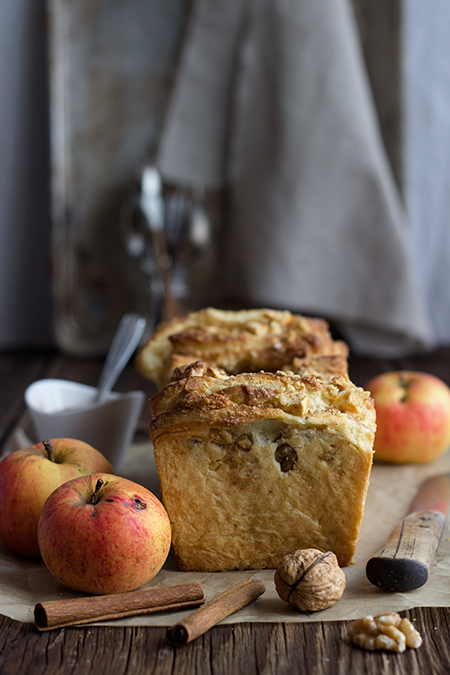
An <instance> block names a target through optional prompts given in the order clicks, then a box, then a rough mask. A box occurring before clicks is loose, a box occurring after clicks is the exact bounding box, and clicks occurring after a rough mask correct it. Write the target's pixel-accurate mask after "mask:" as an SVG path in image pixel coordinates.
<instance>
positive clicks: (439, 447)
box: [366, 370, 450, 463]
mask: <svg viewBox="0 0 450 675" xmlns="http://www.w3.org/2000/svg"><path fill="white" fill-rule="evenodd" d="M366 389H367V390H368V391H369V392H370V394H371V396H372V398H373V400H374V403H375V411H376V415H377V430H376V434H375V444H374V450H375V459H379V460H383V461H385V462H396V463H404V462H415V463H421V462H430V461H432V460H433V459H436V458H437V457H439V456H440V455H442V454H443V453H444V452H445V450H446V449H447V448H448V446H449V444H450V389H449V387H448V386H447V385H446V384H445V382H443V381H442V380H441V379H439V378H438V377H435V376H434V375H430V374H428V373H422V372H416V371H406V370H400V371H393V372H387V373H383V374H382V375H378V377H375V378H373V379H372V380H371V381H370V382H368V383H367V385H366Z"/></svg>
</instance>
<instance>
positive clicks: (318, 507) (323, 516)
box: [150, 363, 375, 572]
mask: <svg viewBox="0 0 450 675" xmlns="http://www.w3.org/2000/svg"><path fill="white" fill-rule="evenodd" d="M180 376H181V379H176V380H174V381H173V382H172V383H170V384H169V385H168V386H166V387H165V388H164V389H163V390H162V391H161V392H159V393H157V394H155V396H154V397H153V398H152V399H151V401H150V408H151V411H152V415H153V421H152V423H151V427H150V433H151V437H152V441H153V445H154V451H155V458H156V465H157V469H158V474H159V477H160V482H161V490H162V494H163V501H164V504H165V507H166V509H167V511H168V513H169V517H170V520H171V524H172V532H173V539H172V541H173V545H174V550H175V554H176V556H177V559H178V563H179V566H180V568H181V569H182V570H190V571H194V570H196V571H208V572H211V571H222V570H231V569H262V568H275V567H277V566H278V564H279V563H280V561H281V559H282V558H283V557H284V556H285V555H286V554H288V553H292V552H293V551H296V550H298V549H300V548H311V547H312V548H319V549H322V550H331V551H333V552H334V553H335V554H336V556H337V558H338V560H339V564H340V565H341V566H344V565H348V564H349V563H350V562H351V559H352V557H353V554H354V551H355V548H356V544H357V541H358V537H359V532H360V527H361V521H362V516H363V511H364V504H365V498H366V493H367V488H368V483H369V475H370V469H371V465H372V457H373V440H374V434H375V412H374V407H373V401H372V399H371V398H370V396H369V394H368V392H365V391H363V390H362V389H360V388H358V387H356V386H355V385H353V384H352V383H351V382H350V380H349V379H348V377H347V376H345V375H344V376H341V377H339V378H334V379H333V380H331V381H330V382H325V381H324V380H322V379H319V378H312V377H310V378H302V377H300V376H298V375H293V374H289V373H284V372H278V373H276V374H274V373H253V374H240V375H236V376H228V375H227V374H226V373H224V372H223V371H220V370H215V369H213V368H211V367H210V366H207V365H206V364H202V363H195V364H193V365H192V366H190V367H189V368H187V369H185V371H184V372H181V373H180Z"/></svg>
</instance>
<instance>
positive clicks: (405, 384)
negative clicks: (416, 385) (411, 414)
mask: <svg viewBox="0 0 450 675" xmlns="http://www.w3.org/2000/svg"><path fill="white" fill-rule="evenodd" d="M399 384H400V386H401V387H402V388H403V396H402V398H401V399H400V402H401V403H404V402H405V401H406V399H407V391H408V387H409V382H408V381H407V380H406V378H405V377H404V376H403V375H400V378H399Z"/></svg>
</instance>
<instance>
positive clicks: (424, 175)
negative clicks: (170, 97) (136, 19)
mask: <svg viewBox="0 0 450 675" xmlns="http://www.w3.org/2000/svg"><path fill="white" fill-rule="evenodd" d="M162 2H164V0H162ZM154 4H157V3H154ZM354 4H355V9H356V18H357V21H358V25H359V28H360V34H361V38H362V44H363V49H364V52H365V57H366V62H367V66H368V71H369V75H370V79H371V86H372V88H373V92H374V96H375V99H376V101H377V108H378V113H379V116H380V121H381V128H382V132H383V138H384V141H385V144H386V147H387V151H388V155H389V157H390V160H391V163H392V166H393V170H394V174H395V176H396V178H397V181H398V183H399V185H400V188H401V190H402V193H403V195H404V198H405V201H406V206H407V213H408V219H409V223H410V227H411V230H412V234H413V244H414V256H415V263H416V268H417V273H418V276H419V280H420V286H421V291H422V293H423V295H424V297H425V300H426V307H427V311H428V313H429V317H430V320H431V322H432V327H433V332H434V340H435V343H436V344H449V343H450V283H449V282H450V279H449V275H450V272H449V270H450V227H448V224H447V220H448V218H449V204H448V202H449V200H450V53H449V52H450V44H449V41H448V35H449V34H450V30H449V29H450V5H449V3H448V2H447V1H446V0H428V2H426V3H425V2H423V0H401V2H400V0H399V2H392V1H391V0H377V2H376V3H373V0H354ZM172 5H173V3H172ZM375 5H376V9H374V7H375ZM172 9H173V7H172ZM165 20H166V21H167V20H168V19H167V17H166V19H165ZM164 25H165V26H167V25H168V24H167V23H166V24H164ZM387 28H388V29H387ZM47 30H48V29H47V15H46V3H45V1H44V0H2V2H1V3H0V97H1V105H0V348H2V349H9V348H18V347H27V346H34V345H48V344H51V343H52V341H53V330H52V302H51V260H50V240H51V218H50V188H49V175H50V170H49V115H48V79H47V77H48V59H47V51H48V50H47V35H48V34H47ZM166 30H167V28H166ZM167 36H168V37H167V39H168V40H172V41H173V39H174V37H173V34H171V33H170V31H168V30H167Z"/></svg>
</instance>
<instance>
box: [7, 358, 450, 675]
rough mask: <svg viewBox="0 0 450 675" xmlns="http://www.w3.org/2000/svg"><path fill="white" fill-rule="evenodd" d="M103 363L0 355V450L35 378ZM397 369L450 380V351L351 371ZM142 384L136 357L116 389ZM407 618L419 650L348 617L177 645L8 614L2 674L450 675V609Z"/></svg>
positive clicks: (134, 633) (93, 374)
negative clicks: (370, 640) (364, 643)
mask: <svg viewBox="0 0 450 675" xmlns="http://www.w3.org/2000/svg"><path fill="white" fill-rule="evenodd" d="M101 367H102V360H101V359H91V360H77V359H71V358H67V357H64V356H62V355H60V354H58V353H54V352H9V353H0V444H1V447H4V444H5V443H7V442H8V439H9V438H10V436H11V434H12V432H13V431H14V429H15V428H16V426H17V425H18V424H19V423H20V421H21V419H23V415H24V402H23V393H24V390H25V388H26V386H27V385H28V384H29V383H31V382H33V381H34V380H37V379H40V378H42V377H62V378H67V379H73V380H76V381H79V382H83V383H85V384H92V385H95V384H96V382H97V380H98V376H99V374H100V371H101ZM397 368H403V369H414V370H424V371H427V372H430V373H433V374H435V375H437V376H439V377H441V378H442V379H443V380H444V381H446V382H447V383H448V384H449V385H450V348H445V349H439V350H437V351H434V352H432V353H430V354H427V355H425V356H420V357H415V358H408V359H402V360H397V361H387V360H386V361H384V360H379V359H369V358H360V357H355V356H353V357H351V358H350V376H351V378H352V380H353V381H354V382H355V383H356V384H358V385H364V384H365V382H367V380H368V379H369V378H370V377H372V376H373V375H375V374H377V373H380V372H382V371H386V370H393V369H397ZM136 388H141V389H142V388H147V390H148V392H149V394H150V393H151V392H152V388H151V386H150V385H149V384H147V383H146V382H143V381H142V379H141V378H140V377H139V376H138V375H137V374H136V372H135V371H134V368H133V366H132V364H130V365H129V366H128V367H127V369H126V370H125V372H124V373H123V374H122V375H121V377H120V379H119V381H118V383H117V385H116V387H115V389H116V390H117V391H126V390H130V389H136ZM148 423H149V417H148V412H147V410H144V413H143V416H142V419H141V421H140V424H139V428H138V430H137V434H138V436H141V437H146V435H147V434H148V431H147V427H148ZM402 615H403V616H406V617H408V618H410V619H414V625H415V626H416V627H417V629H418V630H419V632H420V633H421V634H422V636H423V645H422V647H420V649H418V650H412V649H409V650H407V651H406V652H404V653H403V654H393V653H389V652H365V651H363V650H361V649H359V648H357V647H354V646H352V645H351V643H350V641H349V639H348V637H347V631H346V625H347V623H346V622H345V621H340V622H319V621H318V622H314V623H300V624H284V623H268V624H261V623H254V624H251V623H237V624H234V625H233V624H228V625H223V626H220V625H219V626H216V627H215V628H213V629H211V630H210V631H209V632H208V633H207V634H205V635H204V636H202V637H200V638H198V639H197V640H196V641H194V642H192V643H191V644H189V645H186V646H184V647H178V648H174V647H172V646H170V645H169V644H168V643H167V641H166V638H165V632H166V631H165V629H164V628H149V627H125V628H116V627H114V628H112V627H106V626H105V627H103V626H97V627H85V628H65V629H58V630H54V631H49V632H47V633H37V631H36V629H35V627H34V625H33V624H22V623H20V622H17V621H13V620H12V619H9V618H7V617H1V616H0V673H1V675H8V674H9V673H11V674H12V675H20V674H21V673H27V674H29V675H35V674H38V673H43V674H44V673H45V675H51V674H53V673H64V675H65V674H66V673H67V674H70V673H74V674H76V675H88V674H95V675H100V674H103V673H107V674H108V675H122V674H125V673H130V674H132V675H140V674H141V673H145V674H146V675H147V674H151V673H155V674H156V673H157V674H158V675H168V674H169V673H170V674H173V675H178V674H180V675H181V674H190V673H195V674H199V675H220V674H221V673H230V674H231V675H239V674H240V673H242V674H243V675H253V674H254V673H255V674H256V673H258V674H259V675H262V674H263V673H264V674H267V675H269V674H276V675H283V674H284V673H286V674H287V673H305V674H307V675H338V674H339V675H347V674H351V673H356V674H357V675H364V674H365V673H367V674H369V673H370V674H371V675H372V674H376V673H382V674H383V675H399V674H400V673H405V674H406V673H408V675H419V674H420V675H424V674H425V675H428V674H430V675H431V674H433V675H440V674H441V673H442V674H444V673H445V674H446V675H448V673H450V609H449V608H426V607H422V608H417V609H413V610H410V611H407V612H402Z"/></svg>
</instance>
